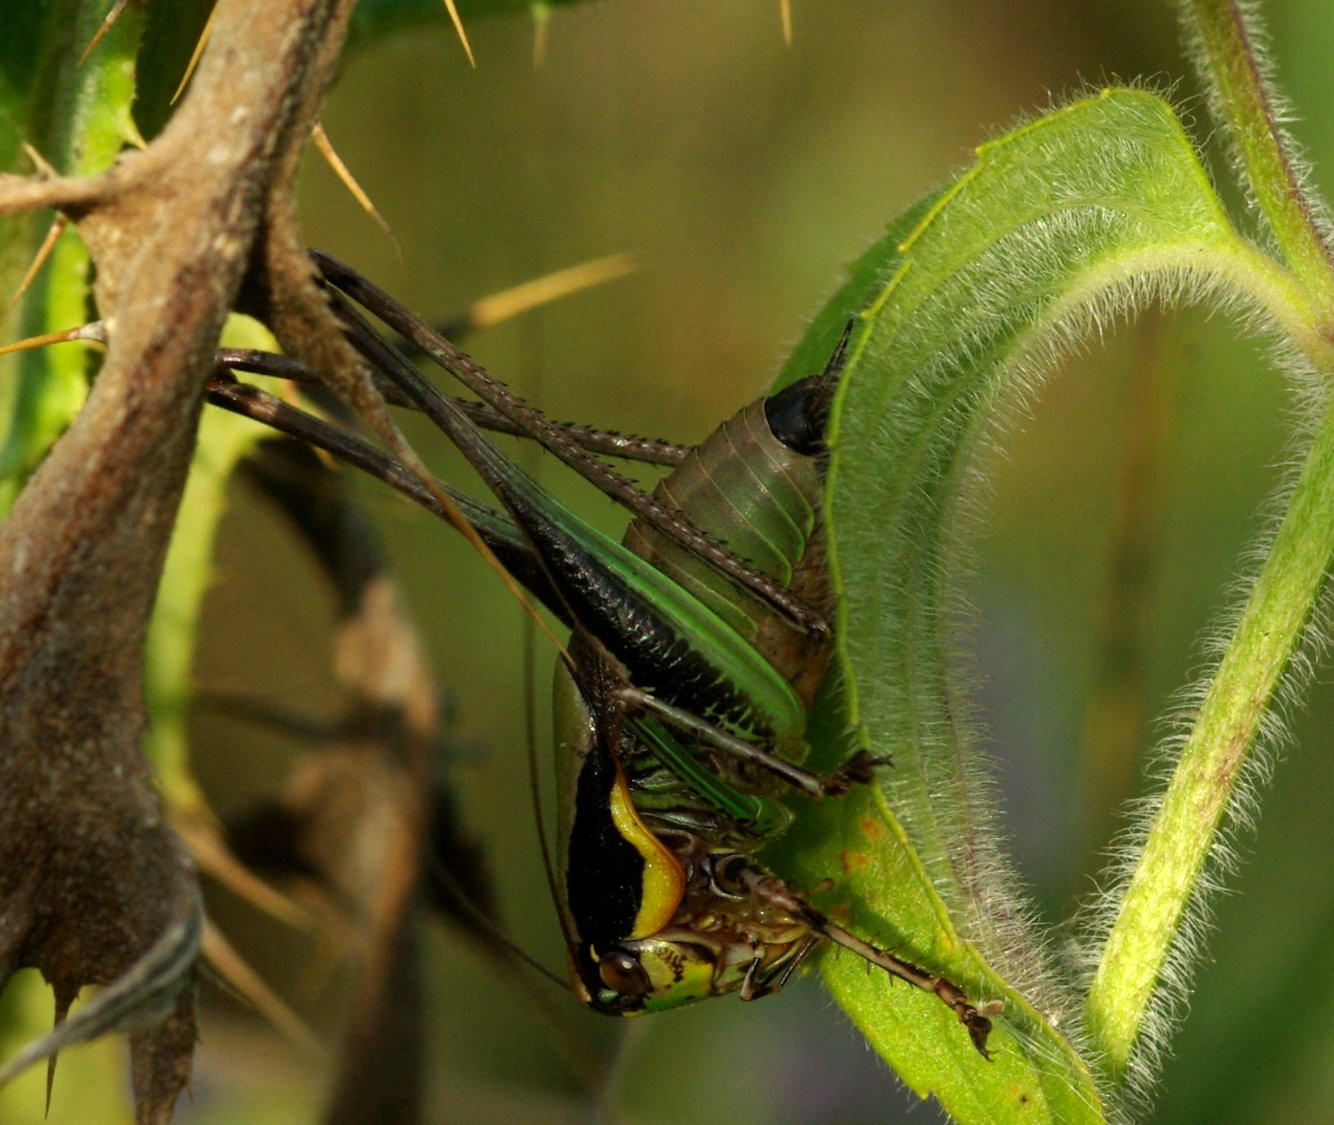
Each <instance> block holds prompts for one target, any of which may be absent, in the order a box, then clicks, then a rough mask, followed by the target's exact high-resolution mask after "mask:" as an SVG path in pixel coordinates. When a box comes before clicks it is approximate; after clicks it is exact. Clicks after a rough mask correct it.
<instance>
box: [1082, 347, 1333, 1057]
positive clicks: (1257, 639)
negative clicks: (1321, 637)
mask: <svg viewBox="0 0 1334 1125" xmlns="http://www.w3.org/2000/svg"><path fill="white" fill-rule="evenodd" d="M1326 359H1327V357H1326ZM1322 370H1323V371H1324V372H1326V373H1328V372H1329V371H1330V370H1331V366H1330V364H1329V363H1328V362H1325V363H1324V364H1322ZM1331 558H1334V410H1331V409H1330V408H1329V407H1328V406H1327V407H1326V410H1325V415H1324V417H1323V419H1322V420H1321V424H1320V427H1319V429H1318V431H1317V432H1316V435H1315V438H1314V440H1313V442H1312V445H1311V449H1310V452H1309V454H1308V456H1307V459H1306V462H1305V465H1304V466H1303V469H1302V473H1301V475H1300V477H1299V478H1298V480H1297V483H1296V485H1295V487H1294V489H1293V492H1292V496H1291V501H1290V504H1289V507H1288V510H1287V513H1286V515H1285V516H1284V519H1283V522H1282V524H1281V525H1280V527H1279V529H1278V533H1277V535H1276V536H1275V538H1274V542H1273V545H1272V548H1271V549H1270V552H1269V555H1268V558H1267V559H1266V561H1265V564H1264V566H1263V567H1262V569H1261V571H1260V574H1259V576H1258V577H1257V579H1256V581H1255V585H1254V587H1253V588H1252V590H1251V593H1250V596H1249V598H1248V599H1247V602H1246V605H1245V607H1244V609H1243V611H1242V614H1241V617H1240V619H1239V620H1238V622H1237V625H1236V628H1235V631H1234V633H1233V636H1232V639H1231V641H1230V643H1229V645H1228V648H1227V651H1226V653H1225V654H1224V656H1223V658H1222V660H1221V661H1220V663H1219V665H1218V669H1217V672H1216V674H1215V676H1214V678H1213V681H1212V683H1211V684H1210V685H1209V687H1208V690H1207V692H1206V694H1205V696H1204V699H1203V702H1202V703H1201V705H1200V709H1199V712H1198V714H1197V716H1196V718H1195V722H1194V726H1193V729H1192V730H1191V732H1190V735H1189V737H1188V738H1187V741H1186V744H1185V746H1184V748H1183V749H1182V752H1181V757H1180V759H1179V761H1178V763H1177V765H1176V768H1175V770H1174V772H1173V776H1172V780H1171V782H1170V783H1169V785H1168V788H1167V792H1166V793H1165V795H1164V797H1163V801H1162V805H1161V807H1160V808H1159V810H1158V813H1157V815H1156V817H1155V818H1154V820H1153V823H1152V825H1151V826H1150V828H1149V831H1148V836H1147V838H1146V840H1145V843H1144V848H1143V852H1142V853H1141V855H1140V857H1139V861H1138V864H1137V867H1136V870H1135V874H1134V877H1133V878H1132V880H1131V882H1130V885H1129V886H1128V887H1127V889H1126V891H1125V894H1124V897H1123V899H1122V902H1121V905H1120V909H1119V912H1118V915H1117V918H1116V921H1115V923H1114V924H1113V926H1112V929H1111V931H1110V933H1109V934H1108V936H1107V941H1106V944H1105V946H1104V948H1103V953H1102V957H1101V960H1100V962H1099V965H1098V968H1097V971H1096V973H1095V975H1094V978H1093V981H1092V985H1091V987H1090V990H1089V996H1088V1000H1087V1003H1086V1014H1087V1022H1088V1027H1089V1031H1090V1033H1091V1034H1092V1035H1093V1037H1094V1039H1095V1042H1096V1043H1097V1044H1098V1046H1099V1047H1100V1048H1101V1050H1102V1051H1103V1052H1105V1055H1106V1064H1107V1067H1108V1070H1109V1071H1110V1074H1111V1076H1112V1078H1113V1080H1114V1081H1116V1082H1117V1083H1120V1082H1122V1081H1123V1080H1124V1078H1125V1076H1126V1072H1127V1068H1128V1067H1129V1065H1130V1063H1131V1059H1132V1055H1133V1052H1134V1050H1135V1048H1136V1046H1137V1044H1138V1043H1139V1041H1140V1039H1141V1037H1142V1033H1143V1029H1144V1024H1145V1019H1146V1016H1147V1015H1148V1013H1149V1011H1150V1007H1151V1004H1152V1001H1153V997H1154V995H1155V994H1156V993H1158V992H1159V991H1160V990H1161V986H1162V982H1163V977H1164V971H1165V967H1166V966H1167V964H1168V961H1169V957H1170V955H1171V952H1172V949H1173V948H1174V947H1175V946H1176V945H1177V944H1178V943H1179V940H1180V934H1181V929H1182V924H1183V919H1184V918H1185V916H1186V911H1187V908H1188V907H1189V906H1190V904H1191V902H1192V901H1193V900H1194V899H1195V898H1196V896H1197V894H1198V892H1199V890H1200V889H1201V876H1202V873H1203V871H1204V868H1205V864H1206V862H1207V860H1208V858H1209V855H1210V852H1211V851H1212V849H1213V847H1214V845H1215V842H1216V841H1217V840H1218V836H1219V828H1220V825H1221V823H1222V820H1223V816H1224V814H1225V813H1226V811H1227V809H1228V806H1229V804H1230V803H1231V801H1232V799H1233V797H1234V795H1235V793H1236V786H1237V783H1238V781H1239V779H1240V776H1241V773H1242V768H1243V766H1244V765H1245V764H1246V761H1247V759H1248V757H1249V756H1250V752H1251V750H1252V748H1253V747H1254V746H1255V743H1256V739H1257V736H1258V735H1259V734H1260V733H1261V732H1262V730H1263V726H1264V722H1265V718H1266V715H1267V714H1269V712H1270V711H1271V709H1272V707H1273V704H1274V699H1275V695H1276V692H1277V690H1278V688H1279V685H1280V681H1281V677H1282V676H1283V674H1284V673H1285V671H1286V670H1287V669H1288V668H1289V666H1290V665H1291V664H1292V663H1293V659H1294V655H1295V654H1296V653H1297V649H1298V646H1299V645H1300V644H1301V642H1302V640H1303V634H1304V633H1305V632H1306V627H1307V624H1308V622H1309V621H1310V620H1311V617H1312V615H1313V613H1314V611H1315V607H1316V604H1317V602H1318V599H1319V597H1320V595H1321V592H1322V591H1323V588H1324V585H1325V577H1326V574H1327V573H1328V570H1329V566H1330V561H1331Z"/></svg>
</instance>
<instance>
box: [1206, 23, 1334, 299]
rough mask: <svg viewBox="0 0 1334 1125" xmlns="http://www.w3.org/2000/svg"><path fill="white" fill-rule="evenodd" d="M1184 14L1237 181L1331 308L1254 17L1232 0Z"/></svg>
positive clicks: (1310, 202)
mask: <svg viewBox="0 0 1334 1125" xmlns="http://www.w3.org/2000/svg"><path fill="white" fill-rule="evenodd" d="M1183 13H1184V16H1185V20H1186V27H1187V32H1188V34H1189V36H1190V38H1191V40H1192V41H1193V44H1194V46H1195V55H1196V61H1197V65H1198V66H1199V68H1200V71H1201V74H1202V77H1203V80H1204V84H1205V86H1206V88H1207V89H1208V90H1209V94H1210V103H1211V105H1212V107H1213V110H1214V114H1215V116H1216V117H1217V118H1218V119H1219V121H1220V123H1221V124H1222V125H1223V127H1224V129H1225V130H1226V131H1227V134H1228V136H1229V139H1230V141H1231V143H1232V145H1233V150H1234V152H1235V154H1236V158H1237V164H1238V166H1239V169H1240V172H1241V174H1242V176H1243V177H1244V180H1245V184H1244V186H1245V187H1246V188H1247V190H1248V191H1249V192H1250V193H1251V194H1252V196H1253V198H1254V200H1255V203H1256V205H1257V206H1258V207H1259V209H1260V213H1261V214H1262V215H1263V216H1264V218H1265V221H1266V222H1267V223H1268V225H1269V228H1270V230H1271V231H1272V232H1273V236H1274V240H1275V241H1276V242H1277V244H1278V247H1279V250H1280V251H1281V252H1282V254H1283V256H1284V257H1285V258H1286V259H1287V261H1288V264H1289V265H1290V266H1291V268H1292V271H1293V272H1294V273H1295V274H1296V275H1297V277H1298V278H1299V279H1300V280H1301V281H1302V283H1303V284H1304V285H1306V286H1307V287H1309V288H1310V289H1311V291H1312V293H1313V294H1314V295H1315V296H1316V297H1317V299H1318V300H1319V302H1320V304H1321V305H1322V306H1323V307H1325V308H1330V307H1334V261H1331V257H1330V248H1329V246H1328V244H1327V242H1326V240H1325V237H1324V235H1323V233H1322V231H1321V229H1320V224H1319V222H1318V216H1319V212H1320V205H1319V203H1318V201H1317V200H1315V199H1313V198H1312V197H1311V196H1310V195H1309V194H1308V193H1307V191H1306V190H1305V188H1304V187H1303V185H1302V183H1301V180H1300V177H1299V174H1298V169H1297V167H1296V164H1295V162H1294V160H1293V155H1292V151H1291V140H1290V138H1288V137H1287V136H1286V135H1285V134H1284V131H1283V129H1282V128H1281V126H1280V124H1279V115H1278V113H1277V112H1276V109H1275V106H1276V103H1277V101H1278V98H1277V93H1276V91H1275V90H1274V88H1273V84H1272V83H1271V82H1270V81H1269V76H1268V74H1267V71H1268V65H1267V61H1266V59H1265V58H1264V54H1263V51H1261V50H1259V49H1258V48H1257V44H1258V43H1259V42H1261V41H1262V38H1261V32H1260V29H1259V27H1258V26H1257V24H1256V23H1255V18H1254V16H1252V15H1250V14H1249V13H1248V12H1247V11H1245V10H1243V7H1242V5H1240V4H1238V3H1237V0H1188V2H1187V3H1186V4H1184V5H1183Z"/></svg>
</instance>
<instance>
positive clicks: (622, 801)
mask: <svg viewBox="0 0 1334 1125" xmlns="http://www.w3.org/2000/svg"><path fill="white" fill-rule="evenodd" d="M611 819H612V823H613V824H615V825H616V831H617V832H618V833H620V835H621V838H622V839H623V840H625V841H627V842H628V843H629V844H630V845H631V846H632V847H633V848H634V849H635V851H637V852H638V853H639V854H640V855H641V856H642V857H643V859H644V876H643V897H642V898H641V899H640V900H639V913H638V914H636V915H635V925H634V929H633V930H632V931H631V932H630V933H629V934H628V935H626V936H627V937H628V938H630V939H635V938H643V937H648V936H649V935H650V934H656V933H657V932H658V931H659V930H661V929H662V928H663V927H664V926H665V925H667V923H668V922H670V921H671V920H672V915H673V914H675V913H676V908H677V907H678V906H680V905H681V899H682V897H683V896H684V895H685V889H686V877H685V872H684V871H682V870H681V865H680V863H678V862H677V860H676V857H675V856H674V855H672V853H671V852H670V851H668V850H667V848H666V846H665V845H664V844H663V843H662V841H661V840H659V839H658V838H657V837H656V836H655V835H653V833H652V832H650V831H649V830H648V829H647V828H646V827H645V826H644V822H643V821H642V820H640V819H639V813H637V812H636V811H635V806H634V803H633V802H632V800H631V798H630V786H629V783H628V782H627V781H626V780H625V773H624V771H623V770H622V769H621V767H620V766H619V765H618V766H617V767H616V783H615V784H614V785H613V786H612V788H611Z"/></svg>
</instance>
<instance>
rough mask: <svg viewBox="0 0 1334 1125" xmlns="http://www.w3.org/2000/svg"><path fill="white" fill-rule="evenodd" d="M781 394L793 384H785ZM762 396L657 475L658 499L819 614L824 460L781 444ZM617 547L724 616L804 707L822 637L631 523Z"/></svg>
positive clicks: (824, 593) (816, 681)
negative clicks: (669, 469) (659, 477)
mask: <svg viewBox="0 0 1334 1125" xmlns="http://www.w3.org/2000/svg"><path fill="white" fill-rule="evenodd" d="M785 393H789V394H799V393H801V389H800V388H797V387H794V388H790V389H789V391H788V392H785ZM768 401H769V400H766V399H760V400H759V401H757V402H754V403H752V404H751V405H750V406H747V407H745V408H744V409H743V410H741V411H740V412H739V413H738V414H736V415H735V416H734V417H733V418H731V419H730V420H729V421H727V422H725V423H723V425H721V426H720V427H718V429H716V430H715V431H714V432H713V433H712V434H710V435H709V437H708V438H707V439H706V440H705V441H704V442H703V443H702V444H700V445H698V446H696V447H695V448H694V449H693V450H691V452H690V453H689V454H688V455H687V457H686V459H685V460H684V461H683V462H682V463H681V464H680V465H679V466H678V467H677V468H676V469H674V470H673V471H672V472H671V473H670V474H669V475H668V476H666V477H665V478H663V480H662V481H661V483H660V484H659V485H658V488H657V490H656V495H657V496H658V498H659V499H660V500H662V501H663V502H664V503H666V504H669V505H671V506H673V507H676V508H678V509H679V510H680V511H682V512H683V513H684V514H685V515H686V517H687V518H688V519H690V521H691V522H692V523H694V524H695V525H696V526H697V527H698V528H699V529H700V530H701V531H704V532H706V533H707V534H709V535H711V536H713V537H714V538H715V539H717V540H718V542H720V543H721V544H723V545H724V546H725V547H726V548H727V549H728V550H729V551H731V552H732V553H733V554H735V555H736V556H737V557H738V558H740V559H743V560H745V561H746V562H747V563H748V564H749V565H750V566H752V567H753V568H754V569H756V570H759V571H761V572H763V573H764V574H767V575H768V576H769V577H771V578H773V579H775V580H777V581H778V582H780V583H781V584H783V585H784V586H786V587H788V588H789V589H791V590H792V591H793V592H795V593H796V594H797V595H798V596H799V597H800V598H801V599H802V600H803V601H805V602H806V603H807V604H808V605H810V607H811V608H812V609H814V610H816V611H817V612H819V613H821V614H826V615H827V614H828V613H829V612H830V611H831V609H832V597H831V594H830V589H829V582H828V575H827V571H826V566H825V557H824V542H823V536H822V533H821V523H820V500H821V494H822V491H823V488H824V466H823V458H822V457H821V456H818V455H812V454H809V453H801V452H798V451H797V450H795V449H793V448H791V447H790V446H788V445H786V444H784V443H783V442H782V441H780V440H779V439H778V438H777V437H776V436H775V435H774V433H773V430H772V428H771V427H770V424H769V419H768V414H767V409H766V408H767V406H768ZM625 545H626V546H627V547H629V548H630V549H631V550H632V551H634V552H635V554H637V555H639V556H640V557H642V558H645V559H648V560H649V561H650V562H652V563H653V564H654V565H655V566H657V567H658V569H660V570H661V571H663V572H664V573H665V574H667V575H668V576H669V577H671V578H672V579H674V580H675V581H676V582H678V583H679V584H680V585H682V586H684V587H685V588H686V589H688V590H689V591H690V592H691V593H692V594H694V595H695V596H696V597H697V598H699V599H700V601H702V602H703V603H704V604H705V605H707V606H708V607H709V608H710V609H712V610H713V611H714V612H715V613H717V614H718V615H719V616H720V617H722V618H723V620H725V621H727V622H728V623H729V624H730V625H731V626H732V627H733V628H734V629H736V630H737V632H738V633H740V634H741V635H742V636H744V637H746V638H747V639H748V640H750V641H751V643H752V644H754V646H755V648H756V649H757V650H758V651H759V652H760V653H761V655H763V656H764V657H765V659H766V660H768V661H769V663H770V664H772V665H773V666H774V668H775V669H776V670H777V671H778V672H779V673H780V674H781V675H782V676H783V677H784V678H785V679H786V680H787V681H788V682H789V683H791V684H792V686H793V688H794V689H795V690H796V692H797V694H798V696H800V697H801V699H802V701H803V703H805V704H807V705H809V704H810V701H811V698H812V697H813V696H814V693H815V691H816V689H817V688H818V687H819V686H820V683H821V682H822V681H823V679H824V675H825V666H826V664H827V659H828V653H827V648H828V642H827V640H825V639H823V638H820V637H816V636H811V635H808V634H806V633H804V632H803V631H801V630H800V629H797V628H795V627H793V626H792V625H790V624H789V623H788V622H787V621H786V620H785V619H784V618H782V617H781V615H779V614H778V613H776V612H775V611H774V610H773V608H772V607H770V606H768V605H766V604H765V603H764V602H763V601H761V600H759V599H757V598H755V597H753V596H751V595H750V594H747V593H745V592H744V591H742V590H740V589H738V588H737V587H736V586H735V585H734V584H733V583H732V582H731V581H730V580H729V578H728V577H727V575H726V574H723V573H720V572H719V571H718V569H717V568H716V567H714V566H712V565H711V564H709V563H707V562H704V561H702V560H701V559H699V558H697V557H696V556H694V555H692V554H690V553H689V552H688V551H686V550H684V549H683V548H681V547H680V546H678V545H677V544H675V543H673V542H671V541H670V540H668V539H667V538H666V537H665V536H663V535H662V534H661V533H660V532H658V531H656V530H655V529H653V528H652V527H649V526H647V525H646V524H644V523H642V522H641V521H639V520H636V521H635V522H634V523H632V524H631V525H630V529H629V530H628V531H627V532H626V535H625Z"/></svg>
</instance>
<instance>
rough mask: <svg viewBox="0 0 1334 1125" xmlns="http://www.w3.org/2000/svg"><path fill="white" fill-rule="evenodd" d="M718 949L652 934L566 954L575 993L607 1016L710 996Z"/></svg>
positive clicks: (661, 1008) (583, 945) (660, 1008)
mask: <svg viewBox="0 0 1334 1125" xmlns="http://www.w3.org/2000/svg"><path fill="white" fill-rule="evenodd" d="M716 960H717V951H716V950H715V949H713V948H711V947H710V946H709V945H708V944H706V943H701V942H693V941H681V940H673V939H672V938H670V937H664V936H662V935H654V936H653V937H647V938H637V939H633V940H630V941H623V942H617V943H616V944H614V945H610V946H607V947H606V948H603V949H600V950H599V949H597V948H595V947H594V946H593V944H592V943H591V942H582V943H580V944H578V945H576V946H574V947H573V948H571V950H570V968H571V973H570V978H571V986H572V987H573V989H574V994H575V996H577V997H578V998H579V999H580V1000H582V1001H583V1002H584V1003H585V1004H587V1005H588V1007H589V1008H591V1009H592V1010H593V1011H595V1012H599V1013H601V1014H602V1015H606V1016H635V1015H640V1014H642V1013H644V1012H659V1011H664V1010H665V1009H667V1008H678V1007H680V1006H681V1005H683V1004H690V1003H692V1002H694V1001H696V1000H703V999H705V998H707V997H709V996H714V995H716V994H717V992H718V991H719V990H718V988H717V987H716V984H715V974H716V970H717V964H716Z"/></svg>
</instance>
